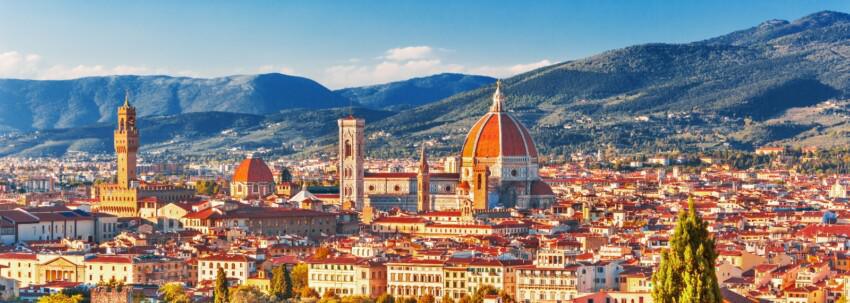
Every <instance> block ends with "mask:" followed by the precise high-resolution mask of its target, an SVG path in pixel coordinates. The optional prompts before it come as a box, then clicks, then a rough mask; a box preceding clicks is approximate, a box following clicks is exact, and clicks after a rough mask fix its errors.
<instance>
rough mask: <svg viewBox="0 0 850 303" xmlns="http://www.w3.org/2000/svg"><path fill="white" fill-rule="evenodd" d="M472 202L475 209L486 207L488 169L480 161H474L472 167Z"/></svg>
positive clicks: (487, 198)
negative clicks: (473, 178)
mask: <svg viewBox="0 0 850 303" xmlns="http://www.w3.org/2000/svg"><path fill="white" fill-rule="evenodd" d="M473 175H474V177H475V180H473V185H472V186H473V188H472V202H473V207H474V208H475V209H487V205H488V200H489V196H488V195H489V191H488V187H489V183H490V182H489V179H490V169H489V168H488V167H487V166H486V165H484V164H481V163H475V166H474V168H473Z"/></svg>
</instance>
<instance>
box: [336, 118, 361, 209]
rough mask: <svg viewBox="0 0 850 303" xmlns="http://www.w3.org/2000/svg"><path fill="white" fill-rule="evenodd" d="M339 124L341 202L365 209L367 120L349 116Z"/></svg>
mask: <svg viewBox="0 0 850 303" xmlns="http://www.w3.org/2000/svg"><path fill="white" fill-rule="evenodd" d="M337 124H338V125H339V167H338V171H339V202H340V203H346V202H348V201H350V202H353V203H354V207H355V208H356V209H357V210H363V207H364V205H363V173H364V172H363V162H364V157H363V144H364V143H365V142H364V129H365V126H366V122H365V121H364V120H363V119H358V118H354V117H353V116H348V117H346V118H342V119H339V120H338V121H337Z"/></svg>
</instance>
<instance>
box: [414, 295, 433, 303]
mask: <svg viewBox="0 0 850 303" xmlns="http://www.w3.org/2000/svg"><path fill="white" fill-rule="evenodd" d="M436 302H437V299H435V298H434V296H432V295H431V294H425V295H422V296H419V300H416V303H436Z"/></svg>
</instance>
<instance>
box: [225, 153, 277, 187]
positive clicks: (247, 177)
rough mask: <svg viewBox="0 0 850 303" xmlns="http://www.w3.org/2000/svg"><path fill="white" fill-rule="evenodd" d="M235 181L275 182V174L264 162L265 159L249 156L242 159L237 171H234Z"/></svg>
mask: <svg viewBox="0 0 850 303" xmlns="http://www.w3.org/2000/svg"><path fill="white" fill-rule="evenodd" d="M233 181H234V182H274V175H272V171H271V170H270V169H269V166H268V165H266V162H263V159H260V158H254V157H249V158H248V159H245V160H242V163H240V164H239V167H237V168H236V172H234V173H233Z"/></svg>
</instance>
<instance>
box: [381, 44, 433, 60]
mask: <svg viewBox="0 0 850 303" xmlns="http://www.w3.org/2000/svg"><path fill="white" fill-rule="evenodd" d="M433 56H434V49H433V48H431V47H430V46H408V47H398V48H392V49H389V50H387V52H386V54H385V55H384V59H387V60H391V61H407V60H420V59H427V58H432V57H433Z"/></svg>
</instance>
